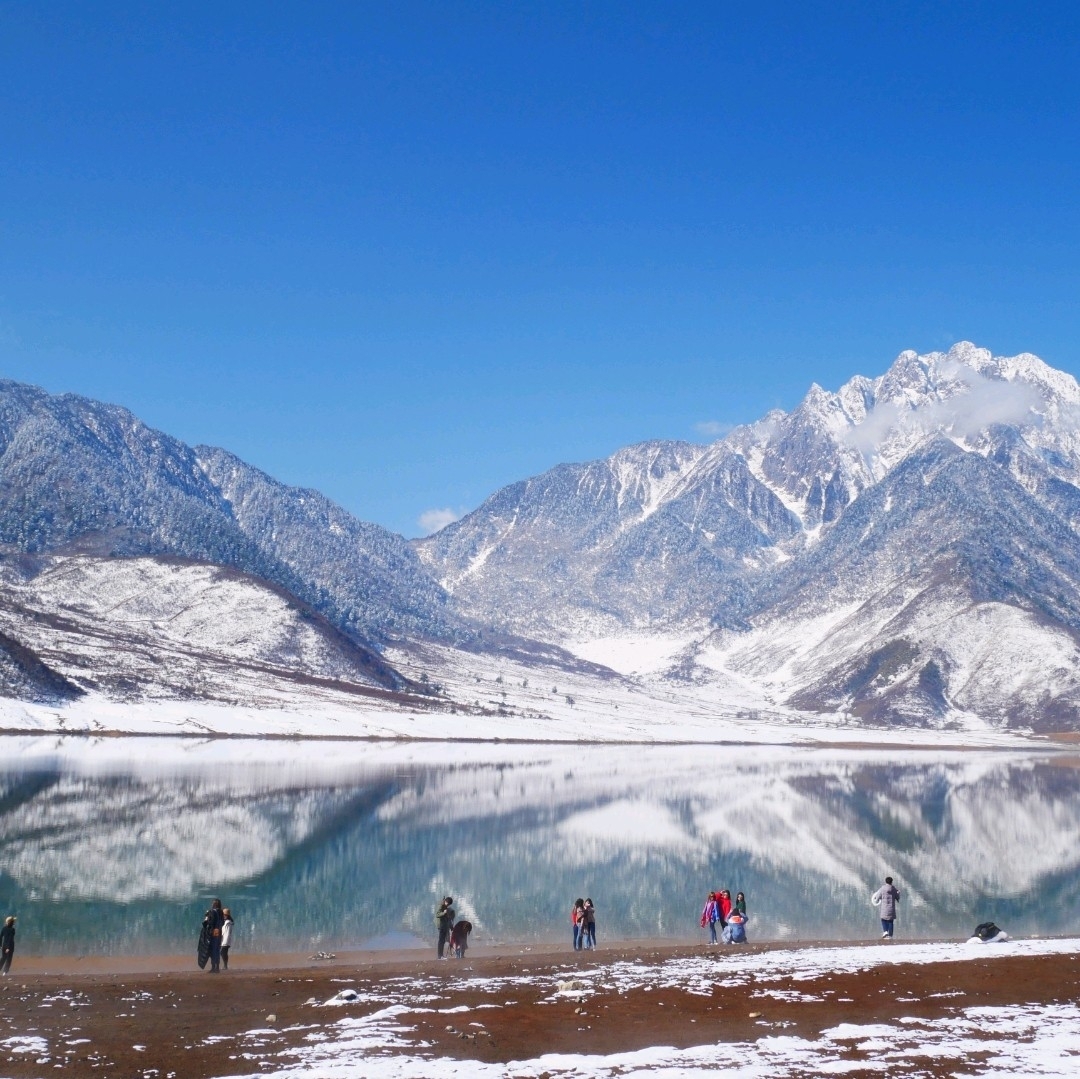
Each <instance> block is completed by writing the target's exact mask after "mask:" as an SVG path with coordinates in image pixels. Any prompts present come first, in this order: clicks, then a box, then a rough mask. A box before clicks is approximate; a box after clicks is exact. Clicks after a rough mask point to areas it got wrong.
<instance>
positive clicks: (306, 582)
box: [0, 343, 1080, 737]
mask: <svg viewBox="0 0 1080 1079" xmlns="http://www.w3.org/2000/svg"><path fill="white" fill-rule="evenodd" d="M1078 522H1080V386H1078V385H1077V383H1076V381H1075V380H1074V379H1073V378H1072V377H1071V376H1069V375H1067V374H1064V373H1062V372H1060V371H1055V370H1054V369H1052V368H1050V367H1048V366H1047V365H1046V364H1044V363H1043V362H1042V361H1041V360H1039V359H1038V358H1037V357H1035V356H1031V355H1027V354H1024V355H1020V356H1014V357H995V356H993V355H992V354H991V353H990V352H988V351H986V350H985V349H979V348H976V347H975V346H974V345H971V344H967V343H961V344H959V345H957V346H955V347H954V348H953V349H951V350H950V351H949V352H948V353H931V354H929V355H925V356H920V355H917V354H916V353H914V352H904V353H902V354H901V355H900V356H899V357H897V359H896V361H895V362H894V363H893V364H892V366H891V367H890V368H889V370H888V371H886V373H885V374H884V375H881V376H880V377H878V378H874V379H870V378H864V377H862V376H858V377H855V378H853V379H851V380H850V381H849V382H848V383H847V384H846V385H844V386H843V387H841V388H840V389H839V390H838V391H837V392H835V393H830V392H828V391H826V390H823V389H822V388H820V387H819V386H816V385H815V386H813V387H812V388H811V390H810V392H809V393H808V394H807V396H806V398H805V399H804V400H803V401H802V402H801V403H800V405H799V406H798V407H797V408H795V409H794V410H792V411H791V412H790V413H783V412H773V413H770V414H769V415H767V416H766V417H764V418H763V419H762V420H760V421H758V422H757V423H754V424H750V425H747V426H745V427H741V428H737V429H736V430H734V431H732V432H731V433H730V434H729V435H728V436H727V437H725V438H723V439H721V440H719V441H717V442H714V443H713V444H711V445H695V444H691V443H686V442H647V443H642V444H640V445H636V446H630V447H626V448H624V449H622V450H619V451H618V452H617V453H615V454H613V455H612V456H611V457H609V458H606V459H604V460H601V461H593V462H589V463H585V464H564V465H559V466H557V467H556V468H553V469H552V470H550V471H549V472H547V473H544V474H543V475H541V476H536V477H533V478H531V479H527V480H522V481H520V482H518V483H515V484H512V485H511V486H509V487H507V488H505V489H503V490H501V491H498V492H496V493H495V494H493V495H492V496H491V497H490V498H489V499H487V501H485V502H484V504H483V505H481V506H480V507H479V508H478V509H477V510H475V511H474V512H473V513H471V514H469V515H468V516H466V517H464V518H463V519H462V520H460V521H458V522H455V523H454V524H452V525H450V526H448V527H447V528H445V529H443V530H442V531H441V532H439V533H437V534H436V535H434V536H432V537H429V538H428V539H426V540H422V541H418V542H416V543H414V544H409V543H407V542H406V541H405V540H404V539H403V538H402V537H400V536H396V535H394V534H392V533H390V532H387V531H386V530H385V529H382V528H379V527H378V526H377V525H373V524H367V523H365V522H362V521H358V520H356V519H355V518H354V517H352V516H351V515H350V514H348V513H347V512H345V511H344V510H343V509H341V508H340V507H338V506H336V505H335V504H334V503H332V502H330V501H329V500H328V499H326V498H325V497H324V496H322V495H320V494H319V493H318V492H316V491H310V490H301V489H297V488H290V487H287V486H285V485H283V484H280V483H278V482H277V481H275V480H273V479H272V478H271V477H269V476H267V475H265V474H263V473H261V472H259V471H258V470H257V469H254V468H252V467H251V466H249V465H246V464H245V463H244V462H243V461H241V460H239V459H238V458H236V457H234V456H233V455H232V454H230V453H228V452H226V451H225V450H221V449H213V448H208V447H198V448H194V449H193V448H191V447H188V446H186V445H184V444H183V443H181V442H178V441H177V440H175V439H172V438H169V437H168V436H166V435H163V434H160V433H159V432H155V431H152V430H150V429H149V428H147V427H146V426H145V425H143V424H142V423H140V421H138V420H137V419H136V418H135V417H134V416H132V415H131V414H130V413H129V412H126V411H125V410H124V409H121V408H116V407H114V406H109V405H102V404H98V403H96V402H92V401H87V400H85V399H83V398H79V397H73V396H63V397H51V396H49V395H48V394H46V393H44V392H43V391H41V390H38V389H35V388H33V387H27V386H21V385H18V384H15V383H0V556H2V557H0V693H3V694H5V695H8V696H16V697H21V698H23V699H25V700H38V701H53V702H60V703H62V702H64V701H69V702H72V701H75V699H76V698H79V697H80V695H81V694H84V693H86V692H89V693H90V694H94V693H101V694H104V695H105V696H106V697H108V698H109V699H110V700H113V701H116V700H136V699H142V700H148V699H152V700H161V699H162V698H163V697H169V696H170V695H172V696H173V697H177V696H178V697H180V698H181V699H184V700H194V699H200V698H201V699H204V700H208V701H213V702H218V703H224V704H231V703H245V702H246V703H249V704H252V705H253V706H255V707H265V706H268V705H273V704H274V702H275V701H283V700H285V699H288V700H289V701H291V702H293V703H292V704H291V705H290V706H289V707H292V706H293V705H295V702H296V700H297V699H298V698H297V693H300V694H301V696H302V695H303V693H309V691H310V695H313V696H312V700H314V698H315V697H319V701H318V702H316V703H315V704H314V705H313V707H316V708H322V707H323V705H324V704H325V699H326V698H327V695H328V694H329V695H331V696H333V698H334V702H335V704H334V707H335V708H337V709H340V708H342V707H343V708H344V709H345V712H346V713H347V712H348V709H349V705H348V703H347V701H346V703H345V704H344V705H343V704H342V700H344V699H345V698H349V695H350V694H357V693H359V694H364V693H367V694H369V695H371V694H374V695H376V696H377V695H378V694H380V693H381V694H384V695H386V694H388V696H387V698H386V699H387V700H388V701H389V702H390V703H389V704H388V705H387V707H389V708H391V710H393V709H394V708H396V709H398V712H397V713H395V714H401V709H402V708H406V710H407V708H414V711H415V706H414V703H413V702H415V700H416V698H412V697H410V700H409V702H407V703H403V700H404V697H403V696H402V693H401V692H400V691H405V695H406V696H408V695H409V694H411V693H412V692H413V691H416V690H420V689H424V690H427V689H429V688H431V687H433V686H434V685H436V684H437V685H439V686H440V687H441V694H442V695H441V696H436V695H431V698H430V704H431V705H432V706H434V707H436V709H441V710H442V711H443V712H456V713H457V714H458V715H462V714H469V715H474V716H485V717H488V718H487V720H485V722H490V723H496V724H498V726H499V733H500V736H501V735H508V736H516V734H517V732H518V730H519V728H520V730H524V729H526V728H528V729H529V730H537V729H544V730H545V737H547V735H548V730H549V729H547V728H545V727H544V725H545V724H546V723H547V722H548V721H549V720H550V719H551V718H553V717H555V716H556V714H558V716H559V722H561V723H564V724H567V723H568V724H569V725H570V726H573V727H574V729H577V727H578V726H580V724H581V723H583V722H585V717H584V713H585V712H586V710H591V711H590V715H592V714H594V713H595V716H601V717H603V718H604V722H605V723H606V724H607V725H608V726H609V727H611V728H612V729H613V730H617V729H619V728H620V727H621V728H623V729H625V730H626V731H627V732H629V731H630V730H631V729H632V730H635V731H637V730H639V729H640V730H641V731H643V732H644V731H648V732H649V736H650V737H651V736H653V735H654V734H655V731H653V727H654V726H655V727H658V728H659V727H662V726H663V723H664V715H665V714H670V716H671V717H674V716H675V715H676V713H678V714H679V715H680V716H681V717H682V719H683V720H686V721H687V723H688V724H689V727H693V728H694V729H699V725H700V724H702V723H705V724H706V725H707V722H708V717H709V716H714V717H718V718H717V720H716V721H717V722H719V717H723V719H724V722H728V721H734V722H737V723H738V722H744V721H745V722H747V723H750V724H753V723H754V722H758V721H760V720H762V719H764V718H765V717H767V721H768V722H769V723H774V722H784V721H785V720H786V721H795V722H806V721H807V719H808V717H813V716H818V717H823V718H822V719H820V720H819V722H824V723H833V722H835V721H838V720H839V721H841V722H861V723H869V724H879V725H880V724H889V725H891V724H902V725H909V726H910V725H911V724H922V725H927V726H934V727H948V728H953V727H956V728H960V727H962V728H964V729H967V730H969V731H973V730H979V729H983V730H985V729H987V728H990V727H1001V726H1016V727H1021V728H1034V729H1040V730H1063V729H1078V728H1080V673H1078V672H1080V536H1078V533H1077V527H1076V526H1077V523H1078ZM163 672H164V673H163ZM402 672H404V673H402ZM549 673H551V674H552V677H550V678H549V676H548V675H549ZM298 686H306V687H308V688H304V689H302V690H298V689H297V687H298ZM560 686H561V687H562V688H561V689H560V688H559V687H560ZM482 687H483V688H482ZM489 687H496V688H489ZM343 694H344V695H345V697H343V696H342V695H343ZM391 697H392V698H393V700H392V701H391V700H390V698H391ZM349 699H354V698H349ZM658 702H661V703H659V704H658ZM68 707H69V711H72V710H73V714H74V712H75V711H77V712H78V715H79V717H80V718H79V722H80V724H81V725H85V723H86V722H87V717H88V716H89V711H92V709H90V710H89V711H88V708H87V705H86V702H85V701H83V702H82V703H81V704H78V705H77V706H76V704H74V703H73V704H71V705H70V706H68ZM380 707H381V705H380ZM419 707H421V709H422V707H423V706H422V705H421V706H419ZM620 708H621V709H622V710H621V711H619V709H620ZM606 710H610V712H611V715H608V711H606ZM665 710H666V711H665ZM384 711H385V709H384ZM429 711H430V709H429ZM616 713H618V718H617V719H616V718H615V714H616ZM305 714H306V713H305ZM334 714H335V716H336V715H339V714H343V713H341V712H340V711H338V712H335V713H334ZM387 714H389V713H387ZM39 720H40V717H39V719H38V720H35V722H38V721H39ZM672 721H673V722H674V719H673V720H672ZM289 722H290V724H292V721H291V720H290V721H289ZM297 722H301V721H297ZM334 722H337V720H336V719H335V720H334ZM373 722H374V721H373ZM380 722H382V721H380ZM394 722H395V723H396V722H397V720H394ZM403 722H405V723H406V727H408V724H409V723H411V722H412V721H411V720H407V721H403ZM680 722H682V720H680ZM642 723H644V726H642ZM515 724H517V725H518V726H517V727H515ZM301 726H302V722H301ZM459 726H460V724H453V725H450V728H449V729H454V730H457V729H458V728H459ZM689 727H688V728H687V729H689ZM245 729H249V728H245ZM289 729H290V730H294V729H299V728H296V727H295V726H294V725H290V726H289ZM380 729H383V728H380ZM393 729H394V730H397V729H398V728H396V727H395V728H393ZM410 729H419V728H410ZM439 729H440V730H442V729H443V727H441V726H440V727H439ZM470 729H471V728H470ZM462 733H466V732H465V731H464V730H462ZM550 733H551V734H555V733H556V732H555V730H554V728H550ZM770 737H772V735H770Z"/></svg>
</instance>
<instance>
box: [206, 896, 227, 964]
mask: <svg viewBox="0 0 1080 1079" xmlns="http://www.w3.org/2000/svg"><path fill="white" fill-rule="evenodd" d="M224 924H225V915H224V914H222V912H221V900H220V899H215V900H214V901H213V903H211V904H210V909H209V910H208V911H207V912H206V915H205V916H204V917H203V925H204V926H205V927H206V929H207V933H208V936H209V940H210V973H211V974H217V973H219V971H220V968H221V927H222V926H223V925H224Z"/></svg>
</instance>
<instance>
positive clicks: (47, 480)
mask: <svg viewBox="0 0 1080 1079" xmlns="http://www.w3.org/2000/svg"><path fill="white" fill-rule="evenodd" d="M73 551H80V552H83V553H87V554H98V555H110V556H128V557H130V556H141V555H175V556H179V557H182V558H191V559H196V560H199V561H203V562H213V563H217V564H219V565H225V566H232V567H234V568H235V569H238V570H240V571H242V572H244V573H249V574H253V575H255V576H258V577H262V578H264V579H265V580H267V581H271V582H273V583H275V584H277V585H279V586H280V587H282V588H285V589H287V590H288V591H290V592H291V593H293V595H295V596H297V597H298V598H299V599H301V600H302V601H304V602H305V603H308V604H309V605H311V606H312V607H314V608H315V609H316V610H318V611H320V612H321V613H323V614H324V615H326V617H327V618H329V619H330V621H332V622H333V623H334V624H335V625H336V626H337V627H338V628H339V629H341V630H342V631H344V632H346V633H348V634H350V635H353V636H354V637H355V639H356V640H357V641H358V642H359V643H361V644H372V643H374V644H376V646H377V645H378V644H379V643H380V642H382V641H383V640H386V639H388V638H393V637H397V636H401V635H411V636H436V637H444V638H449V637H455V636H459V635H462V634H464V635H466V636H467V631H466V630H464V628H463V627H462V626H461V625H460V623H459V622H458V620H457V619H455V618H454V616H453V614H452V612H450V611H449V610H448V607H447V602H446V596H445V594H444V593H443V591H442V589H441V588H440V587H439V586H438V585H437V584H436V583H435V582H434V581H432V579H431V578H430V576H429V575H428V574H426V573H425V572H424V570H423V569H422V567H421V566H420V564H419V562H418V561H417V558H416V556H415V555H414V554H413V552H412V550H411V549H410V548H409V546H408V544H407V543H406V542H405V540H404V539H403V538H402V537H401V536H398V535H396V534H395V533H392V532H389V531H387V530H386V529H384V528H381V527H380V526H378V525H375V524H369V523H366V522H363V521H358V520H356V518H354V517H353V516H352V515H351V514H349V513H347V512H346V511H345V510H343V509H342V508H341V507H340V506H336V505H334V504H333V503H332V502H330V501H329V500H328V499H327V498H325V497H324V496H323V495H321V494H319V493H318V492H317V491H310V490H303V489H299V488H293V487H288V486H286V485H285V484H282V483H279V482H277V481H276V480H274V479H272V478H271V477H269V476H267V475H265V474H264V473H261V472H259V471H258V470H257V469H254V468H251V467H250V466H248V465H245V464H244V463H243V462H242V461H240V460H239V459H237V458H235V457H233V456H232V455H231V454H228V453H225V452H224V451H222V450H217V449H214V448H212V447H206V446H203V447H198V448H192V447H190V446H187V445H185V444H184V443H183V442H180V441H178V440H177V439H174V438H170V437H169V436H168V435H165V434H162V433H161V432H160V431H154V430H152V429H151V428H149V427H147V426H146V425H145V424H143V423H142V422H141V421H140V420H139V419H137V418H136V417H135V416H133V415H132V414H131V413H130V412H128V411H127V410H126V409H123V408H119V407H117V406H115V405H107V404H102V403H100V402H97V401H90V400H87V399H86V398H83V397H77V396H75V395H73V394H64V395H62V396H51V395H50V394H47V393H45V392H44V391H43V390H40V389H38V388H36V387H34V386H26V385H22V384H19V383H16V382H8V381H0V553H4V552H10V553H25V552H64V553H70V552H73Z"/></svg>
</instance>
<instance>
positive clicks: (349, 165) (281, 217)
mask: <svg viewBox="0 0 1080 1079" xmlns="http://www.w3.org/2000/svg"><path fill="white" fill-rule="evenodd" d="M1078 44H1080V11H1078V9H1077V6H1076V5H1074V4H1053V3H1044V4H1039V5H1031V4H1019V3H1017V4H979V3H966V4H952V5H950V4H945V5H942V4H938V3H926V4H904V3H893V4H880V5H875V4H866V3H851V4H822V5H814V4H806V3H791V4H768V3H756V4H741V5H734V4H717V3H713V4H701V5H696V4H679V3H664V4H660V3H652V2H650V3H641V4H632V3H621V4H603V3H588V4H560V3H545V4H529V3H524V4H519V3H513V4H511V3H505V2H500V3H492V4H454V3H446V2H444V3H431V4H427V3H409V2H402V0H395V2H394V3H392V4H390V3H387V4H383V5H376V4H358V3H339V4H316V3H303V4H299V3H297V4H257V3H251V4H248V5H235V4H232V5H219V4H215V5H206V6H203V5H199V4H195V3H187V4H182V5H163V4H130V5H127V4H120V3H107V2H103V3H96V4H62V3H39V2H33V3H30V2H26V3H8V2H4V0H0V87H2V89H0V375H3V376H6V377H10V378H15V379H20V380H24V381H30V382H34V383H37V384H39V385H42V386H44V387H46V388H47V389H49V390H52V391H67V390H70V391H75V392H78V393H83V394H87V395H89V396H92V397H96V398H100V399H104V400H109V401H114V402H118V403H120V404H124V405H126V406H128V407H129V408H131V409H132V410H133V411H135V412H136V413H137V414H138V415H140V416H141V417H142V418H143V419H145V420H146V421H147V422H148V423H150V424H152V425H154V426H156V427H160V428H162V429H164V430H166V431H168V432H170V433H171V434H175V435H177V436H178V437H180V438H183V439H185V440H186V441H189V442H210V443H214V444H218V445H222V446H225V447H227V448H229V449H231V450H233V451H235V452H237V453H239V454H240V455H241V456H242V457H244V458H246V459H247V460H249V461H251V462H252V463H253V464H255V465H258V466H259V467H261V468H264V469H266V470H267V471H269V472H270V473H272V474H274V475H276V476H278V477H280V478H281V479H284V480H286V481H288V482H291V483H298V484H304V485H310V486H314V487H317V488H319V489H321V490H323V491H325V492H326V493H327V494H329V495H330V496H331V497H333V498H335V499H337V500H338V501H339V502H341V503H342V504H344V505H345V506H347V507H348V508H349V509H350V510H352V511H353V512H354V513H356V514H357V515H359V516H361V517H363V518H366V519H369V520H374V521H378V522H380V523H382V524H385V525H387V526H389V527H391V528H394V529H396V530H398V531H402V532H405V533H406V534H408V535H416V534H417V533H418V532H419V528H418V526H417V519H418V517H419V515H420V514H421V513H422V512H423V511H425V510H429V509H432V508H435V507H452V508H454V509H463V508H472V507H474V506H476V505H477V504H479V502H480V501H481V500H482V499H483V498H484V497H485V496H486V495H487V494H489V493H490V492H491V491H493V490H495V489H496V488H498V487H499V486H501V485H503V484H505V483H508V482H511V481H513V480H515V479H519V478H522V477H524V476H526V475H530V474H533V473H536V472H539V471H542V470H544V469H545V468H547V467H550V466H551V465H553V464H555V463H557V462H559V461H566V460H581V459H587V458H592V457H597V456H601V455H604V454H607V453H610V452H611V451H613V450H614V449H616V448H618V447H619V446H621V445H625V444H627V443H630V442H635V441H640V440H642V439H646V438H654V437H662V438H688V439H695V438H698V439H700V438H701V435H700V434H699V433H698V429H697V425H699V424H702V423H709V422H712V423H717V424H729V423H737V422H743V421H747V420H752V419H755V418H757V417H758V416H759V415H761V414H762V413H763V412H764V411H766V410H767V409H768V408H771V407H775V406H780V407H783V408H790V407H792V406H793V405H794V404H795V403H796V402H797V401H798V400H799V399H800V398H801V396H802V394H803V393H804V392H805V390H806V389H807V387H808V386H809V384H810V383H811V382H812V381H817V382H819V383H821V384H822V385H825V386H827V387H829V388H836V386H838V385H839V384H840V383H841V382H842V381H844V380H845V379H847V378H848V377H849V376H850V375H852V374H854V373H855V372H860V371H861V372H863V373H866V374H871V375H873V374H878V373H880V372H881V371H882V370H883V369H884V368H885V366H886V365H887V364H888V363H889V362H890V361H891V359H892V358H893V357H894V356H895V354H896V353H897V352H898V351H900V350H901V349H904V348H916V349H919V350H920V351H928V350H931V349H935V348H941V347H945V346H947V345H949V344H951V343H952V342H953V341H955V340H957V339H960V338H968V339H971V340H974V341H976V342H978V343H980V344H983V345H986V346H987V347H989V348H992V349H993V350H994V351H995V352H1001V353H1012V352H1018V351H1024V350H1028V351H1033V352H1037V353H1039V354H1040V355H1041V356H1043V358H1044V359H1046V360H1047V361H1048V362H1050V363H1052V364H1054V365H1055V366H1058V367H1062V368H1065V369H1066V370H1069V371H1072V372H1073V373H1080V332H1078V331H1080V293H1078V287H1077V286H1078V268H1080V262H1078V258H1077V256H1078V253H1080V244H1078V241H1080V185H1078V182H1077V181H1078V170H1080V108H1078V106H1080V62H1078Z"/></svg>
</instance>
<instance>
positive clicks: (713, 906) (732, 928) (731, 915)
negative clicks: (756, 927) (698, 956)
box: [701, 888, 747, 944]
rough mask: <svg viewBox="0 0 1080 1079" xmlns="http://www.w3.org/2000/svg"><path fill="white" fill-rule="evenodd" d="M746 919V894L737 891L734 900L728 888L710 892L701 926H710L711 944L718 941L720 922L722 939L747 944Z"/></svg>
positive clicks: (706, 899)
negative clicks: (717, 927)
mask: <svg viewBox="0 0 1080 1079" xmlns="http://www.w3.org/2000/svg"><path fill="white" fill-rule="evenodd" d="M746 920H747V915H746V896H745V895H743V893H742V892H736V893H735V900H734V902H733V901H732V899H731V892H729V891H728V890H727V888H721V889H720V890H719V891H716V892H709V894H708V896H707V897H706V898H705V906H704V908H703V909H702V911H701V928H702V929H705V928H708V930H709V943H710V944H717V943H718V941H717V939H716V926H717V924H718V923H719V925H720V939H721V940H722V941H723V942H724V943H725V944H745V943H746Z"/></svg>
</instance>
